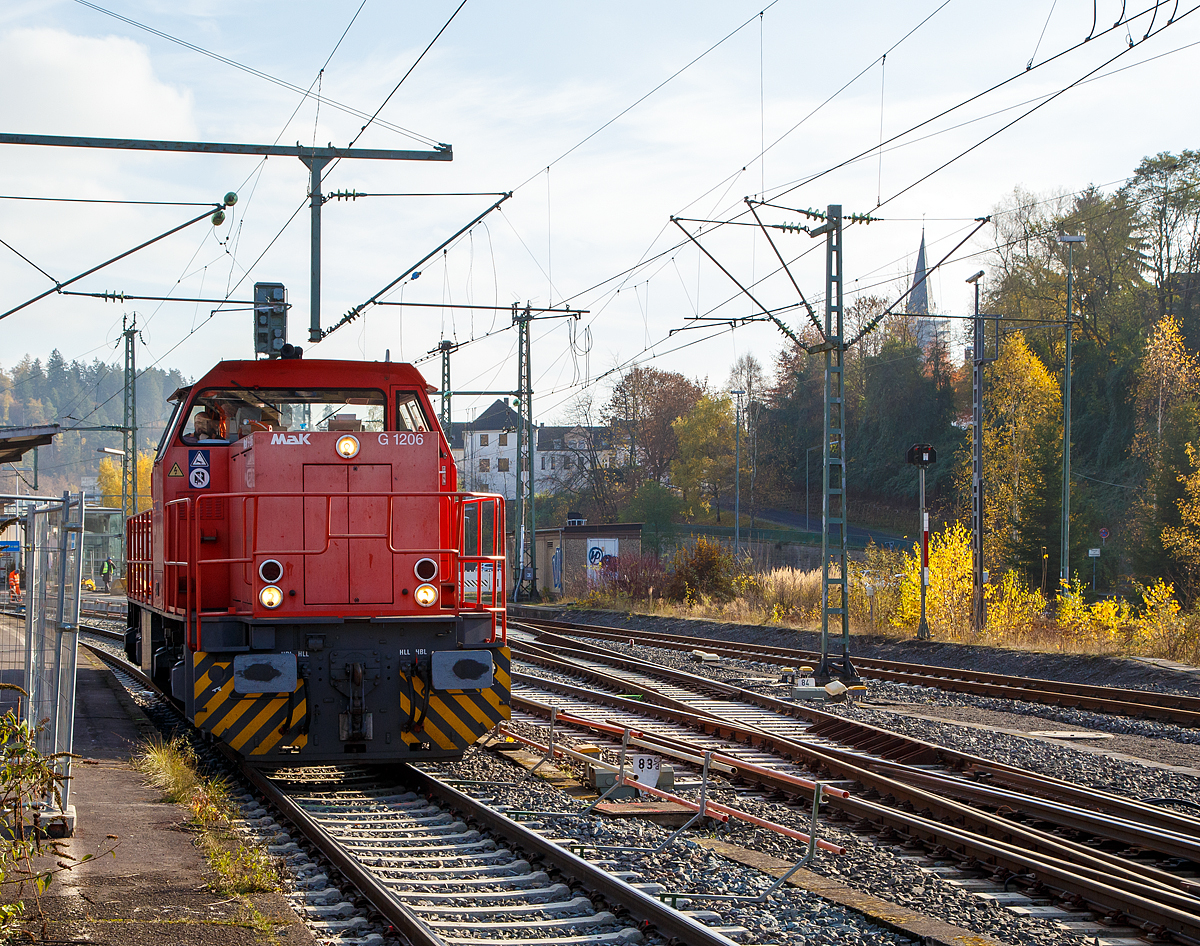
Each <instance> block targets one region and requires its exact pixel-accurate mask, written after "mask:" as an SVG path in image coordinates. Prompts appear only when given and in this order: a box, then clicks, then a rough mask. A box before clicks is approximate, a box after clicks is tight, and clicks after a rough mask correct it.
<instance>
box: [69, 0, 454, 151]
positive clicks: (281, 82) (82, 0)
mask: <svg viewBox="0 0 1200 946" xmlns="http://www.w3.org/2000/svg"><path fill="white" fill-rule="evenodd" d="M75 2H76V3H79V4H81V5H83V6H85V7H88V8H89V9H91V10H95V11H96V12H97V13H103V14H104V15H105V16H111V17H112V18H113V19H115V20H120V21H121V22H122V23H127V24H129V25H130V26H134V27H136V28H137V29H139V30H145V31H146V32H147V33H152V34H153V35H155V36H157V37H159V38H160V39H165V40H167V41H168V42H171V43H175V44H176V45H177V46H182V47H184V48H185V49H190V50H192V52H197V53H200V54H201V55H202V56H207V57H208V58H210V59H215V60H216V61H217V62H221V63H224V64H225V65H227V66H232V67H233V68H234V69H240V70H241V71H242V72H246V73H249V74H250V75H252V76H255V77H256V78H259V79H265V80H266V81H267V82H271V83H273V84H275V85H278V86H280V87H282V88H285V89H288V90H289V91H292V92H299V93H300V94H301V95H303V96H304V97H305V98H312V97H313V95H312V90H311V87H310V88H309V89H302V88H301V87H300V86H298V85H295V84H293V83H291V82H288V81H287V80H285V79H279V78H276V77H275V76H273V75H270V74H268V73H266V72H262V71H261V70H259V69H255V68H253V67H251V66H247V65H245V64H243V63H240V62H237V61H236V60H233V59H229V58H227V57H225V56H222V55H219V54H218V53H214V52H212V51H211V50H208V49H205V48H203V47H202V46H197V45H196V44H195V43H189V42H188V41H187V40H184V39H180V38H179V37H178V36H172V35H171V34H170V33H164V32H163V31H162V30H158V29H155V28H154V27H152V26H147V25H146V24H145V23H139V22H138V21H137V20H134V19H131V18H129V17H127V16H122V15H121V14H120V13H114V12H113V11H112V10H106V9H105V8H104V7H102V6H99V5H98V4H95V3H91V2H89V0H75ZM357 15H358V14H357V13H356V14H355V16H357ZM351 22H353V21H351ZM339 42H341V41H340V40H339ZM335 48H336V47H335ZM318 98H320V101H321V103H322V104H324V105H326V106H328V107H330V108H335V109H337V110H338V111H341V112H345V113H346V114H348V115H353V116H355V117H356V118H368V117H369V116H368V115H367V113H366V112H363V111H360V110H359V109H357V108H352V107H351V106H349V105H343V104H342V103H341V102H335V101H333V100H332V99H329V98H325V97H323V96H319V97H318ZM372 121H374V119H372ZM377 124H379V125H382V126H383V127H384V128H386V129H388V131H394V132H396V133H398V134H401V135H406V136H408V137H409V138H412V139H413V140H414V141H419V142H421V143H422V144H428V145H431V146H434V147H436V146H437V144H438V142H436V141H435V140H434V139H432V138H430V137H429V136H428V135H422V134H420V133H419V132H415V131H411V130H410V129H408V128H402V127H400V126H399V125H395V124H392V123H391V122H384V121H380V122H377Z"/></svg>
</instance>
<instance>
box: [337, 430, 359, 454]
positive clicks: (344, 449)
mask: <svg viewBox="0 0 1200 946" xmlns="http://www.w3.org/2000/svg"><path fill="white" fill-rule="evenodd" d="M333 449H334V450H336V451H337V453H338V456H339V457H341V458H342V459H343V460H352V459H353V458H354V457H356V456H357V455H358V438H357V437H352V436H350V434H345V435H343V436H341V437H338V439H337V443H336V444H335V445H334V448H333Z"/></svg>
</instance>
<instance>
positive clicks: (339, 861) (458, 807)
mask: <svg viewBox="0 0 1200 946" xmlns="http://www.w3.org/2000/svg"><path fill="white" fill-rule="evenodd" d="M83 630H84V631H85V633H86V634H88V635H92V636H95V637H99V638H101V639H102V640H104V641H106V642H108V643H110V644H117V643H119V642H120V641H122V640H123V637H122V635H121V633H120V632H118V631H113V630H109V629H107V628H101V627H95V626H85V627H84V628H83ZM83 644H84V646H86V647H88V648H89V649H90V650H91V651H92V652H93V653H95V654H96V655H97V656H98V657H99V658H100V659H101V660H103V661H105V662H106V663H107V664H109V665H110V666H111V667H113V668H115V669H117V670H119V671H120V672H121V673H123V674H125V675H127V676H129V677H131V678H133V679H135V680H136V681H137V682H138V684H139V685H141V686H143V687H145V688H147V689H153V686H152V683H151V681H150V679H149V677H147V676H146V675H145V674H143V673H142V671H141V670H139V669H138V668H136V667H134V666H132V665H130V664H128V663H127V662H126V661H125V660H124V659H122V658H121V657H119V656H117V655H115V654H113V653H112V652H111V650H108V649H105V648H103V647H97V646H94V645H92V644H89V643H88V642H86V641H84V642H83ZM229 759H230V761H231V762H233V763H234V764H236V765H237V766H238V769H239V772H240V774H241V775H242V776H243V778H245V779H246V780H247V781H248V782H249V783H250V784H251V785H253V787H254V789H255V790H256V792H257V793H259V795H260V796H261V797H262V799H263V800H264V801H265V802H266V803H267V805H269V806H270V810H268V809H267V808H260V809H257V810H251V811H249V812H247V813H246V814H247V816H248V817H249V818H250V819H251V824H253V825H254V826H255V827H257V828H268V829H269V828H271V827H273V826H281V827H282V826H286V828H283V830H287V829H290V830H292V831H295V832H298V833H299V834H300V835H301V836H302V838H303V840H304V842H305V844H306V845H308V846H309V847H311V848H312V849H313V850H315V851H318V852H320V854H321V855H322V856H323V857H324V858H325V859H326V860H327V861H328V862H329V863H330V864H331V865H333V866H334V867H335V868H336V869H337V871H339V872H340V873H341V874H342V875H343V876H345V877H346V878H347V879H348V880H349V881H350V882H351V883H352V884H353V885H354V886H355V887H356V888H357V889H358V891H359V892H360V893H361V895H362V896H363V897H364V898H365V899H366V900H367V901H368V902H369V903H370V905H371V907H372V908H373V909H374V910H375V911H377V912H378V914H379V915H380V916H382V917H384V918H385V919H386V921H387V922H388V923H389V924H390V925H391V926H392V927H393V928H394V929H396V930H397V931H399V932H400V933H402V934H403V935H404V937H405V938H406V939H407V940H408V941H409V942H410V943H413V944H415V946H443V944H454V946H474V944H484V943H489V942H497V941H503V942H504V943H505V944H506V946H526V944H528V946H532V944H534V943H536V944H538V946H556V944H558V943H564V944H566V943H570V944H579V946H592V944H594V946H604V944H619V943H635V942H643V941H645V940H647V939H649V940H650V941H655V940H657V941H663V942H670V941H677V942H682V943H689V944H693V943H694V944H697V946H731V944H732V942H733V941H732V940H731V939H729V937H728V936H727V935H726V934H727V933H728V934H734V935H735V934H738V933H744V932H745V930H744V929H741V928H739V927H722V926H721V918H720V916H719V915H718V914H716V913H712V912H691V913H688V912H683V911H681V910H677V909H675V908H673V907H671V906H668V905H667V904H666V903H664V902H662V901H661V900H659V899H657V898H656V896H655V894H656V893H657V892H658V890H659V889H660V888H656V887H655V886H654V885H642V886H638V885H637V884H636V881H637V879H638V878H637V876H636V875H634V874H632V873H629V872H627V873H625V874H624V875H619V874H614V873H611V872H609V871H608V870H606V869H605V865H604V864H603V863H595V862H590V861H587V860H584V859H583V858H582V857H579V856H578V855H576V854H573V853H572V852H571V851H569V850H567V848H565V847H563V846H562V845H560V844H558V843H556V841H555V840H554V839H553V838H552V837H548V836H547V834H546V833H544V831H545V830H548V829H545V828H543V826H542V825H540V824H538V823H536V822H535V823H523V822H517V821H514V820H512V819H510V818H508V817H507V816H506V815H505V814H503V812H501V811H497V810H495V809H494V808H492V807H490V806H489V805H488V804H487V803H486V800H485V799H480V798H476V797H472V796H471V795H470V794H467V793H466V792H463V791H460V790H459V789H457V788H456V787H454V786H453V785H452V784H450V783H448V782H445V781H442V780H440V779H438V778H436V777H435V776H434V775H432V774H430V773H429V772H424V771H421V770H418V769H415V768H407V767H396V769H395V771H393V772H391V773H390V775H391V776H392V777H388V774H389V773H387V772H380V771H371V772H364V771H361V770H359V769H349V770H346V769H343V768H341V767H337V768H335V767H322V768H313V769H295V770H280V771H276V772H264V771H262V770H259V769H255V768H254V767H252V766H248V765H245V764H244V763H242V762H241V760H238V759H236V758H235V757H233V756H232V755H229ZM539 829H542V830H539ZM276 851H277V853H280V854H285V855H286V854H289V853H299V852H300V851H301V848H300V845H299V844H297V843H295V842H292V843H290V844H287V843H285V844H283V845H281V846H277V848H276ZM322 878H323V875H322ZM333 895H336V896H340V895H341V891H340V890H337V888H329V887H325V888H321V889H319V890H316V891H313V892H310V893H308V894H305V895H304V899H305V901H306V903H307V905H308V906H309V907H311V908H312V909H313V910H318V911H319V910H324V909H326V908H330V909H338V908H344V907H346V906H347V904H344V903H341V904H338V903H333V904H331V903H329V902H328V901H330V900H331V899H335V897H334V896H333ZM302 909H304V905H302ZM333 922H335V923H336V922H337V921H333ZM514 924H517V925H519V928H520V929H523V930H526V931H528V932H529V934H530V935H528V936H526V937H524V938H522V937H520V936H518V937H516V938H514V937H513V935H512V934H513V929H514Z"/></svg>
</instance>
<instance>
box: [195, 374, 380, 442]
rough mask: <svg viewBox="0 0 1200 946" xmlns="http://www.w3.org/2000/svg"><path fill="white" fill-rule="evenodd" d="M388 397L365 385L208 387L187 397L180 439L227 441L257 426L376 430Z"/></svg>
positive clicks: (292, 428) (241, 435) (293, 428)
mask: <svg viewBox="0 0 1200 946" xmlns="http://www.w3.org/2000/svg"><path fill="white" fill-rule="evenodd" d="M386 410H387V398H386V397H385V396H384V393H383V392H382V391H376V390H372V389H370V388H336V389H334V388H321V389H314V390H299V389H272V388H243V387H237V388H209V389H207V390H204V391H201V392H200V394H199V395H197V396H196V398H195V400H193V401H192V404H191V407H190V409H189V412H188V416H187V419H186V420H185V421H184V424H183V433H182V440H183V442H184V443H232V442H233V441H235V440H237V439H238V438H240V437H245V436H247V435H248V434H252V433H254V432H255V431H257V430H290V431H379V430H384V429H386V424H385V423H384V412H385V411H386Z"/></svg>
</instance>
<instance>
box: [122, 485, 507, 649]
mask: <svg viewBox="0 0 1200 946" xmlns="http://www.w3.org/2000/svg"><path fill="white" fill-rule="evenodd" d="M201 498H203V499H205V500H208V501H210V502H211V501H213V500H227V501H229V503H230V506H229V508H228V511H227V514H226V518H225V520H224V522H225V524H226V525H227V526H230V527H231V526H232V522H233V515H232V512H233V506H232V504H234V503H238V504H240V506H241V511H242V535H241V541H242V548H244V549H245V550H246V552H245V554H244V555H240V556H228V557H223V558H216V557H213V558H201V556H200V549H201V540H202V538H203V537H202V535H201V529H200V523H199V520H198V519H197V515H196V513H197V505H198V503H197V501H198V500H199V499H201ZM279 499H297V500H302V501H304V502H305V503H306V504H307V503H313V502H318V503H319V502H324V504H325V517H324V518H325V528H324V541H323V542H320V543H319V547H306V548H299V549H283V548H271V547H265V546H262V545H260V543H259V531H260V530H259V513H260V503H261V501H262V500H279ZM372 499H376V500H385V501H386V514H387V524H388V525H387V530H386V531H383V532H350V531H338V532H335V531H334V530H333V516H334V503H335V502H341V503H347V502H348V501H352V500H357V501H363V500H372ZM419 499H425V500H433V501H435V503H436V507H437V517H438V522H439V534H440V535H447V537H448V538H450V539H451V541H453V542H454V545H453V546H449V547H446V548H430V547H429V546H427V545H421V546H418V547H415V548H403V547H398V545H397V541H396V535H395V524H396V522H397V516H396V512H397V509H398V508H406V507H398V506H397V504H398V503H406V504H411V503H412V501H413V500H419ZM308 508H309V509H311V506H309V507H308ZM348 508H349V507H348V506H347V507H346V509H347V510H348ZM339 514H341V510H339ZM151 515H152V513H150V512H145V513H141V514H139V515H138V516H136V517H133V518H131V519H130V520H129V528H130V535H131V541H130V557H129V571H130V573H131V574H132V575H133V576H135V577H134V578H133V579H132V580H133V584H132V585H131V588H130V594H131V596H133V597H140V598H141V599H142V600H147V601H148V600H152V588H153V557H152V551H151V544H150V543H151V530H152V519H151V518H150V517H151ZM134 535H136V536H137V539H136V541H134V540H133V538H132V536H134ZM503 536H504V500H503V498H502V497H500V496H494V495H486V494H477V493H418V492H403V493H395V492H353V493H351V492H345V493H313V492H272V493H212V494H207V495H205V496H204V497H197V496H187V497H183V498H180V499H175V500H172V501H170V502H168V503H166V505H165V507H164V509H163V577H162V582H163V584H162V593H163V607H164V610H166V611H167V612H169V613H172V614H177V615H180V616H181V617H183V619H184V624H185V632H186V638H187V641H188V645H189V646H190V647H191V648H192V649H193V650H199V649H200V619H201V618H203V617H206V616H207V617H214V616H218V615H220V616H227V615H237V616H244V617H245V616H253V614H254V613H255V611H254V606H253V604H251V606H250V608H243V609H238V608H235V607H233V606H229V607H227V608H223V609H221V610H209V611H205V610H204V609H203V602H204V597H203V588H204V572H205V571H206V570H208V571H210V573H211V571H212V570H214V569H217V568H221V567H229V566H236V565H240V566H242V579H243V581H245V582H246V583H248V584H250V585H251V586H253V575H254V570H253V566H254V562H255V559H257V558H261V557H281V558H282V557H305V556H319V555H323V554H325V553H327V552H328V551H329V548H330V543H331V542H333V541H335V540H369V539H374V540H382V541H385V542H386V543H387V548H388V551H389V552H390V553H391V554H392V555H393V556H395V555H414V554H419V555H422V556H429V557H436V558H437V559H438V560H439V574H440V575H442V576H443V579H442V581H443V582H444V583H446V584H449V583H453V586H454V587H453V594H454V596H455V597H454V599H453V601H452V602H451V603H450V605H449V606H448V607H447V606H444V607H443V608H442V609H439V610H447V609H448V608H452V609H453V610H455V611H457V612H459V613H461V612H467V613H489V614H491V616H492V626H493V638H492V639H493V640H498V641H501V642H503V641H505V640H506V639H507V624H506V613H505V607H504V585H505V581H504V569H505V560H504V555H503V553H502V552H501V553H500V554H497V553H496V548H497V545H498V543H499V542H502V541H503ZM230 538H231V540H232V538H233V536H232V534H231V535H230ZM489 549H490V551H489ZM443 603H444V602H443ZM229 604H232V602H229ZM310 607H314V608H317V609H319V608H328V607H331V605H316V606H310ZM338 607H345V606H344V605H342V606H338ZM356 609H357V610H367V608H366V606H356Z"/></svg>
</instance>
